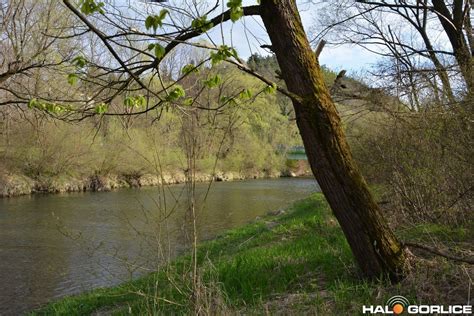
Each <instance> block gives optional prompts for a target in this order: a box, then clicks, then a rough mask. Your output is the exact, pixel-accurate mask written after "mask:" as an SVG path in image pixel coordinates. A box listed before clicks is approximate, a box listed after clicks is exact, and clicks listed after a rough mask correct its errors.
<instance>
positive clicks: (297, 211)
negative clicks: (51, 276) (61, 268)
mask: <svg viewBox="0 0 474 316" xmlns="http://www.w3.org/2000/svg"><path fill="white" fill-rule="evenodd" d="M471 9H472V2H470V1H469V0H452V1H450V0H424V1H404V0H387V1H378V0H377V1H362V0H335V1H295V0H281V1H271V0H261V1H242V0H229V1H214V2H213V1H187V0H186V1H151V0H150V1H138V2H137V3H134V2H133V1H122V0H116V1H97V0H79V1H70V0H63V1H53V0H43V1H31V0H11V1H8V0H7V1H2V3H1V7H0V36H1V42H0V199H2V200H1V201H8V202H4V203H5V204H1V203H0V221H1V219H2V216H5V218H7V217H8V216H11V215H9V214H11V213H9V207H14V206H15V203H16V202H15V201H16V200H15V199H20V198H21V197H19V196H25V197H23V198H29V199H32V201H36V200H35V199H36V198H35V197H36V196H43V195H44V194H45V193H59V194H65V193H68V194H69V193H70V194H73V193H72V192H86V191H87V192H88V193H90V194H95V193H93V192H95V191H114V192H115V191H116V192H117V193H118V194H120V192H125V191H121V190H125V188H140V187H150V188H146V189H145V188H142V189H140V190H149V189H150V190H152V189H151V188H155V189H156V191H153V192H155V193H153V194H154V196H155V199H156V200H155V204H156V205H155V206H156V209H155V210H147V211H146V212H145V210H143V214H144V215H143V216H142V218H143V219H146V222H149V221H150V222H151V221H152V220H150V218H151V217H153V216H157V219H156V223H154V224H156V225H157V227H159V228H155V231H154V232H153V233H150V236H151V235H154V237H150V236H148V235H147V234H148V233H149V232H148V231H146V229H143V231H141V230H140V229H137V228H136V227H135V226H133V225H132V224H130V223H128V224H130V226H131V227H132V229H133V230H134V231H135V232H136V234H137V235H140V236H141V235H147V236H148V237H150V238H152V239H153V238H157V239H159V242H158V243H159V244H160V246H159V247H158V248H159V249H161V250H160V251H162V248H163V247H164V248H166V246H164V244H163V241H162V240H161V236H162V235H161V234H162V233H163V232H162V229H163V227H164V226H166V225H167V224H165V222H166V219H167V218H168V217H170V216H172V215H171V214H174V213H176V214H178V215H177V216H178V217H179V219H180V220H181V221H182V222H180V224H179V225H180V226H179V227H180V228H179V229H178V230H179V231H180V234H181V233H182V239H179V238H178V240H179V242H180V246H179V247H181V246H183V248H184V249H185V250H182V252H181V250H180V251H178V252H179V253H180V254H179V255H178V256H176V255H170V254H168V255H166V256H165V255H163V254H162V253H161V252H160V256H162V257H160V259H159V260H158V261H159V262H157V263H156V265H155V266H153V268H152V269H151V271H149V269H148V268H147V269H148V270H147V271H148V273H147V274H140V275H139V278H137V277H135V276H133V277H130V280H127V281H126V282H125V283H121V284H120V285H117V282H115V283H113V284H112V285H114V287H106V288H99V289H94V288H95V287H102V286H94V287H92V288H87V289H86V291H85V293H83V294H79V293H78V292H71V293H72V294H79V295H78V296H68V295H70V294H71V293H68V292H66V294H67V296H66V298H63V299H59V300H57V301H55V302H52V303H49V304H47V305H45V303H48V302H50V301H51V299H50V298H49V297H46V296H45V298H41V299H38V302H35V303H34V304H31V306H28V308H27V309H25V310H23V309H22V312H18V311H19V310H18V309H17V306H16V305H15V306H13V305H11V306H12V307H11V308H8V309H6V310H5V313H6V314H22V313H23V312H32V313H33V314H38V315H50V314H51V315H69V314H77V315H89V314H94V313H100V312H104V313H105V314H114V315H115V314H119V315H122V314H137V315H142V314H196V315H227V314H228V315H233V314H268V315H270V314H315V315H319V314H321V315H355V314H370V313H376V306H380V307H382V308H385V307H387V308H389V312H390V313H395V314H400V313H402V312H403V311H404V310H405V311H406V310H407V309H408V311H410V308H411V310H416V308H421V306H427V308H428V312H427V313H425V314H436V313H441V314H443V312H442V310H441V307H440V306H442V307H443V308H445V311H448V312H445V313H444V314H469V313H472V305H470V304H471V294H470V293H471V289H472V285H473V282H472V276H473V272H474V270H473V264H474V249H473V247H472V244H473V241H474V222H473V219H474V216H473V215H474V213H473V211H472V202H473V188H474V178H473V175H474V168H473V161H474V152H473V150H472V148H473V140H472V139H473V137H472V135H473V120H474V117H473V114H474V92H473V91H474V69H473V68H474V33H473V27H472V11H471ZM309 14H311V21H310V23H309V22H308V21H309V20H308V18H307V17H308V16H309ZM257 29H258V31H257ZM262 30H263V31H262ZM258 32H264V35H260V33H258ZM240 41H242V43H243V42H246V43H245V44H242V43H241V42H240ZM242 45H244V46H248V49H247V48H245V51H246V52H242V51H244V49H243V48H242V47H244V46H242ZM340 47H347V50H348V52H350V51H351V49H354V47H358V48H362V49H363V50H365V51H366V52H368V53H369V54H371V55H373V56H374V57H373V58H374V59H373V60H374V61H375V62H373V63H371V64H370V65H367V66H366V67H365V68H364V69H363V70H360V71H351V65H350V64H348V65H347V67H345V68H343V69H331V67H329V66H328V65H325V64H322V62H321V63H320V60H323V56H324V55H323V54H325V52H327V51H331V52H332V49H336V48H340ZM328 54H330V53H328ZM330 57H331V56H329V59H331V58H330ZM334 58H335V57H334ZM303 148H304V150H303ZM292 153H296V154H298V155H297V156H298V157H300V158H292ZM301 157H304V158H301ZM280 177H292V178H295V177H296V178H297V179H294V180H295V181H299V180H298V179H299V178H300V177H306V178H311V179H315V181H316V182H317V189H316V190H313V192H312V194H311V195H310V196H307V197H306V198H305V199H303V200H298V201H296V198H295V200H292V201H291V202H292V203H293V204H291V205H290V206H288V205H286V204H285V206H284V207H283V206H282V207H281V208H279V209H278V210H277V211H275V210H266V212H264V213H259V214H258V216H257V217H256V218H255V216H254V215H256V213H255V214H254V213H252V215H251V216H252V217H250V215H249V217H248V218H247V221H246V223H247V225H246V226H242V225H236V226H235V227H230V228H232V229H231V230H230V231H227V230H223V231H220V232H219V234H215V235H214V236H212V237H213V238H210V237H211V236H207V235H206V234H205V233H204V232H203V231H202V230H203V229H205V228H203V227H204V226H203V227H199V225H201V224H200V223H201V222H200V221H201V218H207V217H206V214H205V204H206V199H207V197H208V195H209V194H212V190H213V187H214V188H215V189H216V190H217V188H218V187H217V182H230V181H242V186H247V187H252V181H254V180H251V179H269V178H271V179H275V181H280V180H276V179H277V178H280ZM306 178H304V179H306ZM301 179H303V178H301ZM243 180H245V181H243ZM247 181H248V182H247ZM301 181H306V180H301ZM311 181H312V180H311ZM264 183H267V182H264ZM271 183H273V182H268V183H267V184H268V185H269V186H271ZM289 183H293V182H289ZM296 183H297V182H295V187H297V184H296ZM301 183H303V182H301ZM304 183H305V185H307V184H306V182H304ZM173 185H174V186H173ZM200 185H202V186H203V187H201V186H200ZM286 185H287V184H286V182H285V184H284V185H283V186H286ZM301 185H302V184H301ZM178 186H179V188H182V191H181V193H180V194H177V195H179V198H175V194H176V193H170V192H172V190H175V189H173V188H176V187H178ZM204 186H206V189H202V188H204ZM200 190H202V191H203V192H204V193H202V192H201V191H200ZM262 190H263V189H262ZM255 191H257V190H255ZM316 191H317V192H316ZM127 192H128V191H127ZM146 192H151V191H146ZM173 192H174V191H173ZM198 192H201V195H199V194H198ZM262 192H263V193H260V191H258V194H261V195H259V196H258V198H257V199H258V200H265V198H266V196H265V193H264V192H265V191H262ZM305 192H306V191H305ZM41 194H43V195H41ZM97 194H98V193H97ZM104 194H109V193H104ZM110 194H114V193H110ZM124 194H125V193H124ZM168 194H171V196H172V197H173V198H172V199H175V202H176V206H173V207H170V206H169V203H170V197H169V195H168ZM222 194H223V196H224V195H225V194H224V193H222ZM226 194H229V196H230V194H231V193H226ZM268 194H270V193H268ZM30 195H31V196H30ZM281 195H282V196H284V194H283V193H281ZM60 196H61V197H62V196H64V197H65V198H67V197H68V195H60ZM295 196H296V193H295ZM267 198H268V196H267ZM137 199H138V198H137ZM172 199H171V200H172ZM181 199H182V200H181ZM201 199H202V200H201ZM285 199H286V198H285ZM178 200H179V202H178ZM19 201H21V200H19ZM285 202H286V201H285ZM19 203H20V202H19ZM21 203H22V202H21ZM32 203H36V202H32ZM38 203H40V202H38ZM55 203H56V202H54V203H53V202H52V204H51V206H48V207H50V208H51V212H52V213H53V217H57V219H58V221H59V220H60V219H59V216H57V215H55V214H56V213H55V212H59V208H60V207H61V202H58V204H57V206H56V204H55ZM222 203H223V204H222V205H220V206H219V207H218V208H220V209H222V211H225V210H226V208H227V207H228V206H227V205H226V204H225V202H222ZM237 204H238V203H237ZM255 204H257V203H256V202H255ZM18 205H20V204H18ZM21 205H23V204H21ZM38 205H39V204H38ZM282 205H283V201H282ZM56 207H58V210H56ZM94 207H95V206H94ZM97 207H98V206H97ZM142 207H143V208H145V206H143V205H142ZM246 207H247V206H246ZM169 209H172V210H171V211H170V210H169ZM147 212H151V213H150V214H148V213H147ZM229 212H230V211H229ZM236 212H237V211H236ZM238 212H244V210H239V211H238ZM262 212H263V211H262ZM230 213H231V212H230ZM147 214H148V215H147ZM151 214H154V215H151ZM173 216H174V215H173ZM222 216H224V215H222ZM206 220H207V219H206ZM97 225H99V224H97ZM104 225H105V224H104ZM202 225H204V224H202ZM6 226H7V225H5V227H6ZM57 226H58V227H59V226H60V225H57ZM99 226H100V225H99ZM0 227H2V223H1V222H0ZM104 227H105V226H104ZM226 228H227V226H226ZM58 230H60V231H61V228H59V229H58ZM145 231H146V233H145ZM61 234H63V235H66V237H68V238H69V239H73V240H75V237H71V236H73V235H74V234H71V233H64V232H63V231H61ZM164 234H165V235H166V233H164ZM170 234H171V233H170ZM173 234H174V233H173ZM79 235H80V234H79ZM79 235H78V236H79ZM84 235H86V234H85V233H84ZM203 235H205V236H203ZM156 236H160V238H158V237H156ZM180 236H181V235H180ZM7 237H9V235H8V234H7V233H5V235H1V234H0V238H7ZM78 238H79V237H78ZM81 238H82V237H81ZM208 239H210V240H208ZM173 246H174V245H173ZM176 247H178V246H176ZM4 249H7V246H5V248H4ZM147 249H148V248H147ZM180 249H181V248H180ZM1 250H2V246H1V245H0V251H1ZM171 252H172V251H170V253H171ZM116 254H117V253H116ZM153 255H156V254H153ZM151 256H152V255H151V254H150V257H151ZM117 257H119V256H118V255H117ZM163 257H166V258H163ZM129 259H130V258H127V259H123V261H127V260H129ZM120 260H122V258H121V259H120ZM130 260H131V259H130ZM126 264H127V265H129V266H130V265H131V263H130V262H128V263H126ZM1 267H2V266H0V268H1ZM20 273H21V272H20ZM131 275H132V274H131ZM1 278H2V275H1V274H0V282H1ZM101 285H102V284H101ZM81 292H82V291H81ZM2 294H4V296H5V297H6V298H8V297H11V295H10V292H9V289H8V288H5V289H2V288H0V296H1V295H2ZM396 295H401V296H403V299H405V300H406V301H407V302H408V303H405V301H393V300H391V299H390V297H395V296H396ZM63 296H65V295H63V294H61V295H57V297H55V299H58V298H59V297H63ZM0 303H2V305H5V306H7V307H8V304H9V303H8V302H7V300H5V303H3V301H0ZM384 304H385V305H384ZM397 304H398V305H399V306H400V307H395V306H398V305H397ZM454 305H456V306H461V307H460V308H461V310H460V312H459V311H457V310H455V309H453V307H452V306H454ZM371 306H372V307H371ZM436 306H438V307H436ZM37 308H40V309H37ZM399 308H401V309H399ZM433 308H434V309H433ZM436 308H440V310H437V309H436ZM33 310H34V311H33ZM410 313H411V312H410ZM0 314H2V309H0Z"/></svg>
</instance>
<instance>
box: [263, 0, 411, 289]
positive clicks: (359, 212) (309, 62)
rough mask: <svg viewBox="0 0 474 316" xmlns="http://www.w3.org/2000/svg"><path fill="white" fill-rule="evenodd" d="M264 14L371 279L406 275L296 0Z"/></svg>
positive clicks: (317, 165)
mask: <svg viewBox="0 0 474 316" xmlns="http://www.w3.org/2000/svg"><path fill="white" fill-rule="evenodd" d="M261 16H262V19H263V22H264V24H265V27H266V29H267V31H268V34H269V36H270V39H271V42H272V47H273V51H274V52H275V54H276V57H277V59H278V63H279V65H280V68H281V70H282V74H283V79H284V80H285V82H286V85H287V87H288V89H289V91H291V92H292V93H294V94H296V95H298V96H300V97H301V98H302V101H301V102H298V101H295V100H294V101H293V105H294V108H295V113H296V122H297V124H298V128H299V130H300V134H301V137H302V139H303V142H304V145H305V148H306V153H307V156H308V160H309V163H310V165H311V169H312V171H313V173H314V175H315V177H316V179H317V181H318V183H319V185H320V187H321V189H322V191H323V193H324V195H325V197H326V199H327V201H328V202H329V205H330V206H331V208H332V211H333V213H334V215H335V216H336V218H337V219H338V221H339V223H340V225H341V227H342V230H343V231H344V234H345V236H346V238H347V240H348V242H349V245H350V247H351V249H352V252H353V254H354V256H355V259H356V261H357V263H358V265H359V267H360V268H361V270H362V272H363V274H364V275H365V276H366V277H369V278H376V277H381V276H383V275H387V274H388V275H389V276H390V277H391V278H392V279H394V280H396V279H399V278H400V277H401V276H403V274H404V272H405V267H406V261H407V256H406V252H405V250H404V248H403V247H402V246H401V244H400V242H399V241H398V240H397V239H396V237H395V236H394V234H393V233H392V231H391V230H390V228H389V226H388V225H387V222H386V221H385V219H384V218H383V216H382V215H381V213H380V210H379V208H378V206H377V204H376V203H375V201H374V198H373V197H372V195H371V193H370V192H369V190H368V186H367V183H366V182H365V180H364V179H363V177H362V175H361V173H360V172H359V170H358V168H357V166H356V164H355V162H354V160H353V158H352V155H351V152H350V149H349V146H348V144H347V142H346V139H345V135H344V131H343V129H342V125H341V121H340V118H339V115H338V113H337V111H336V107H335V105H334V102H333V101H332V99H331V97H330V95H329V90H328V88H327V87H326V85H325V84H324V81H323V77H322V72H321V69H320V67H319V64H318V61H317V59H316V57H315V56H314V54H313V52H312V50H311V47H310V45H309V42H308V40H307V37H306V34H305V32H304V29H303V25H302V23H301V19H300V16H299V13H298V10H297V7H296V3H295V0H262V1H261Z"/></svg>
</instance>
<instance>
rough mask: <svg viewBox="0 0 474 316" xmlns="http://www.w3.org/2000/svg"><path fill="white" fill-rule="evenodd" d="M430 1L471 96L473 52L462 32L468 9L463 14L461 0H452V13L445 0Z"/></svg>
mask: <svg viewBox="0 0 474 316" xmlns="http://www.w3.org/2000/svg"><path fill="white" fill-rule="evenodd" d="M432 2H433V7H434V9H435V10H436V13H437V15H438V19H439V22H440V23H441V25H442V26H443V29H444V31H445V32H446V35H447V36H448V39H449V42H450V44H451V46H452V47H453V53H454V57H455V58H456V61H457V63H458V66H459V69H460V71H461V75H462V77H463V78H464V81H465V82H466V88H467V92H468V95H469V96H470V97H472V96H473V94H474V56H473V54H474V52H473V51H471V47H470V46H469V43H468V42H467V41H466V38H465V37H464V33H463V29H464V20H465V19H470V15H467V16H466V14H468V13H470V11H469V10H467V11H466V14H464V8H465V6H466V4H465V3H464V1H462V0H456V1H454V2H453V4H452V11H453V14H451V12H450V11H449V9H448V5H447V4H446V1H444V0H433V1H432ZM467 8H469V7H467ZM471 32H472V30H471ZM468 36H469V32H468Z"/></svg>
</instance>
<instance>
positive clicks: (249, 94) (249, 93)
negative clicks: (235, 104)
mask: <svg viewBox="0 0 474 316" xmlns="http://www.w3.org/2000/svg"><path fill="white" fill-rule="evenodd" d="M239 98H240V99H242V100H244V99H250V98H252V91H251V90H250V89H244V91H242V92H240V93H239Z"/></svg>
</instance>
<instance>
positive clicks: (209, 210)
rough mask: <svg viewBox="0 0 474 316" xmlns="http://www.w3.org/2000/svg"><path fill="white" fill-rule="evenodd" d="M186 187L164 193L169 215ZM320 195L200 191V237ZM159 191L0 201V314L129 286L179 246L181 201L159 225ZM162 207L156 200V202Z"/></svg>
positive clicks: (303, 188)
mask: <svg viewBox="0 0 474 316" xmlns="http://www.w3.org/2000/svg"><path fill="white" fill-rule="evenodd" d="M182 189H183V186H179V185H177V186H172V187H170V192H168V193H167V194H166V201H167V210H168V211H169V210H170V209H171V208H172V206H173V204H174V203H173V200H174V198H173V196H175V197H178V196H179V195H180V192H182ZM316 190H317V185H316V183H315V182H314V180H312V179H275V180H253V181H242V182H225V183H215V184H213V186H212V190H211V191H210V194H209V195H208V196H207V199H206V203H205V204H204V205H203V204H202V198H203V197H204V196H205V193H206V191H207V185H206V184H200V185H198V186H197V194H198V205H197V210H198V216H199V220H198V223H197V224H198V233H199V237H200V239H209V238H212V237H213V236H216V234H218V233H220V232H222V231H225V230H226V229H229V228H232V227H235V226H239V225H242V224H244V223H246V222H249V221H251V220H253V219H254V218H255V217H256V216H260V215H262V214H264V213H266V212H267V211H269V210H272V209H276V208H281V207H284V206H286V205H288V204H289V203H291V201H294V200H296V199H300V198H303V197H305V196H307V195H308V194H309V193H311V192H314V191H316ZM162 198H163V196H162V197H161V200H160V197H159V194H158V189H157V188H144V189H140V190H137V189H124V190H119V191H115V192H108V193H74V194H64V195H35V196H25V197H18V198H12V199H0V314H1V315H4V314H6V315H10V314H13V315H16V314H19V313H22V312H25V311H28V310H31V309H32V308H34V307H36V306H38V305H40V304H43V303H45V302H47V301H49V300H51V299H54V298H57V297H60V296H64V295H68V294H73V293H79V292H81V291H84V290H88V289H91V288H93V287H99V286H108V285H112V284H116V283H118V282H121V281H125V280H128V279H129V278H130V277H133V276H135V275H137V274H140V273H144V272H146V271H147V269H153V267H154V266H155V264H156V262H157V261H160V260H162V259H163V258H168V257H169V256H172V255H175V254H176V253H177V252H179V251H181V250H182V249H183V247H184V243H185V238H184V235H183V234H184V232H183V219H184V218H185V211H184V210H185V202H184V201H183V199H182V198H181V199H178V202H179V203H178V206H177V207H176V208H175V210H174V212H172V213H171V215H170V214H166V215H169V217H168V218H167V219H166V221H163V217H164V216H165V210H164V209H163V207H162V208H161V209H160V208H159V207H158V206H159V205H160V204H161V205H163V203H162V202H163V199H162ZM160 201H161V202H160Z"/></svg>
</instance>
